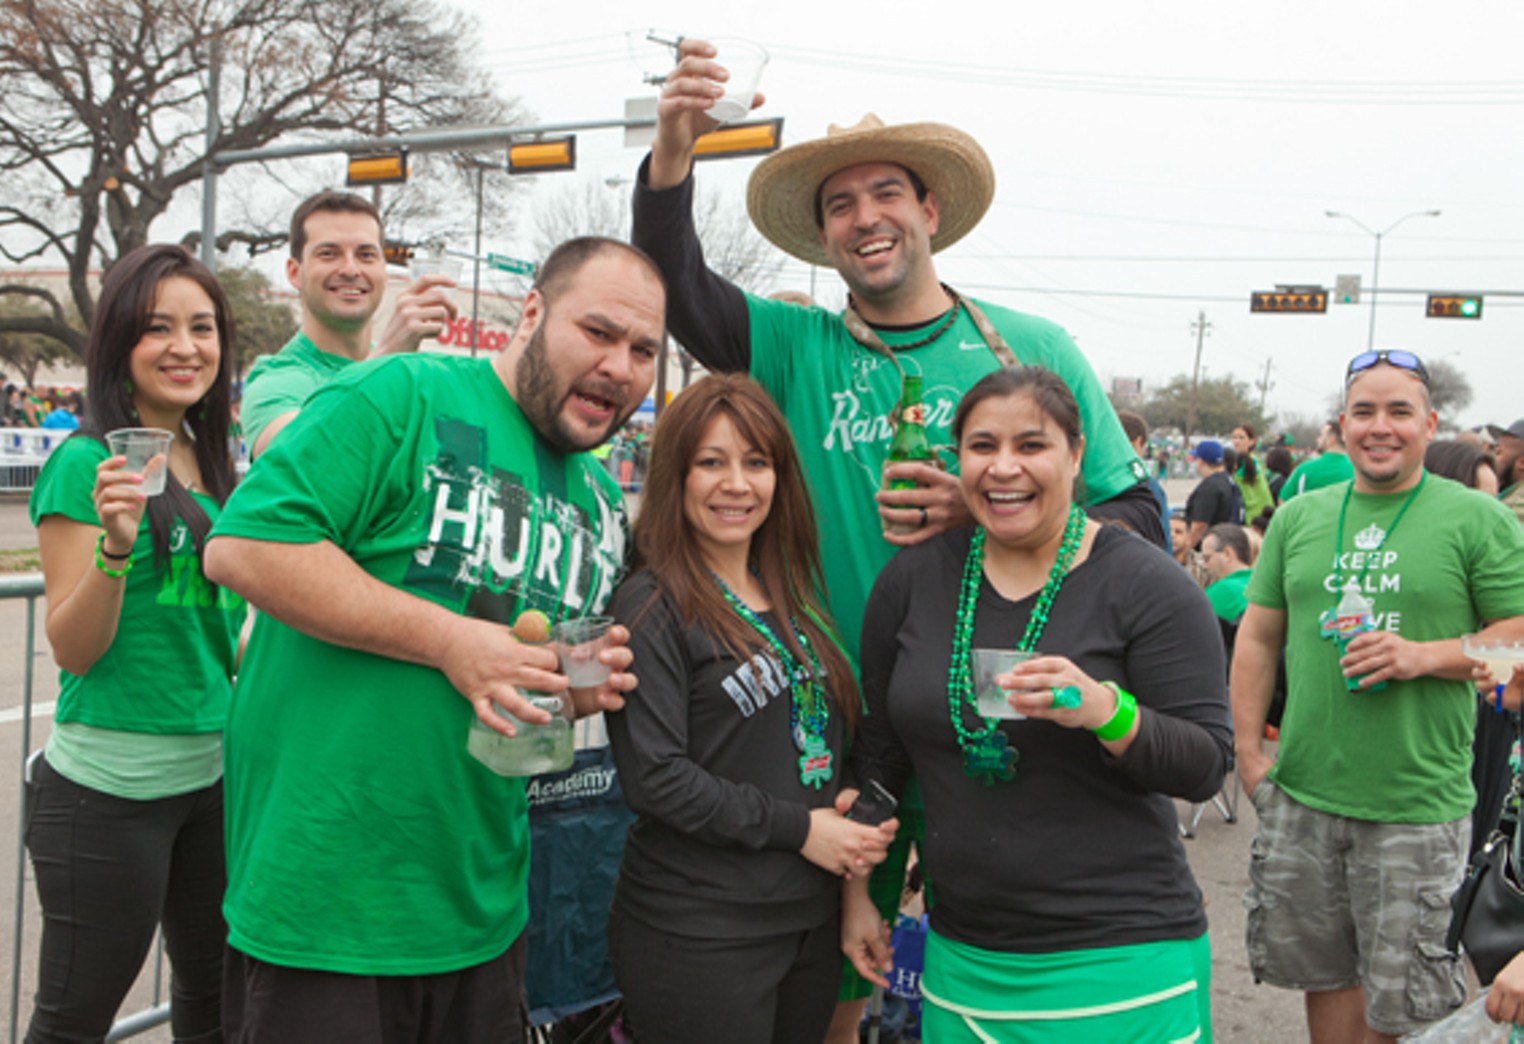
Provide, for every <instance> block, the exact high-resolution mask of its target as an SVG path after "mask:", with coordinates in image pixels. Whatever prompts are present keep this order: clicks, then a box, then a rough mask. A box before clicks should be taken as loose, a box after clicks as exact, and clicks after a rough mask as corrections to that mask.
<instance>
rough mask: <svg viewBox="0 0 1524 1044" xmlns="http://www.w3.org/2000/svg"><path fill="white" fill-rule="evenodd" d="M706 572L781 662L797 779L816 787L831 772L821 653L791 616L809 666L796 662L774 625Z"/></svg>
mask: <svg viewBox="0 0 1524 1044" xmlns="http://www.w3.org/2000/svg"><path fill="white" fill-rule="evenodd" d="M709 575H710V576H713V577H714V582H715V583H717V584H719V585H720V593H721V594H723V595H724V596H725V601H726V602H728V603H730V607H731V608H732V609H734V610H735V611H736V615H738V616H740V618H741V619H743V620H745V621H746V622H747V623H748V624H750V625H751V628H752V630H754V631H756V632H757V633H758V634H759V635H761V636H762V638H763V640H764V641H766V642H767V644H768V646H769V647H770V648H771V649H772V651H773V655H774V656H776V657H777V658H778V662H779V664H781V665H782V667H783V673H784V676H785V677H787V678H788V682H789V719H788V720H789V732H790V733H791V734H792V735H793V737H794V746H795V747H796V748H798V750H799V752H800V753H799V782H800V783H801V784H803V785H804V786H807V787H814V788H815V789H816V790H819V789H820V788H821V787H822V786H823V785H824V784H826V783H829V782H830V781H831V776H832V775H833V769H832V760H833V758H832V755H831V749H830V747H828V746H827V745H826V741H825V730H826V722H827V721H828V720H829V718H830V716H831V711H830V706H829V704H828V703H827V701H826V694H825V692H824V690H822V689H821V687H820V681H819V679H820V676H821V674H822V673H823V672H822V671H821V669H820V657H818V656H816V655H815V650H814V648H813V647H812V646H811V645H810V640H809V639H808V638H806V637H805V635H804V632H803V631H801V630H800V629H799V625H798V624H796V623H795V622H794V620H793V619H792V618H790V619H789V626H790V627H791V628H793V631H794V638H795V639H796V640H797V641H798V642H799V646H800V648H802V649H803V650H804V652H805V655H806V656H808V657H809V661H810V662H809V665H808V667H806V666H805V665H804V664H801V663H799V661H798V660H796V659H795V658H794V655H793V654H792V653H791V652H789V648H788V646H787V645H785V644H784V643H783V641H782V640H781V639H780V638H779V637H778V636H777V635H776V634H774V633H773V629H772V628H771V627H769V626H767V621H766V620H764V619H762V617H761V616H759V615H758V614H757V611H756V610H755V609H753V608H752V607H751V606H749V605H747V604H746V603H745V602H743V601H741V599H740V598H738V597H737V596H736V593H735V592H734V591H732V590H731V589H730V586H729V585H728V584H726V583H725V581H724V580H721V579H720V577H719V575H718V574H716V573H713V572H711V573H710V574H709Z"/></svg>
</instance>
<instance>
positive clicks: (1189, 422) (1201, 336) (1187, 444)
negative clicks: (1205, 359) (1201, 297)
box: [1181, 312, 1212, 453]
mask: <svg viewBox="0 0 1524 1044" xmlns="http://www.w3.org/2000/svg"><path fill="white" fill-rule="evenodd" d="M1211 328H1212V324H1211V323H1209V322H1207V317H1206V312H1197V313H1196V321H1195V322H1194V323H1192V324H1191V331H1192V332H1193V333H1195V335H1196V367H1195V369H1194V370H1192V371H1191V403H1190V406H1189V407H1187V409H1186V413H1185V439H1184V441H1183V442H1182V444H1181V449H1182V450H1184V451H1185V452H1186V453H1189V452H1190V451H1191V430H1192V429H1193V428H1195V427H1196V389H1197V388H1198V387H1199V386H1200V384H1201V348H1202V342H1203V341H1205V340H1206V335H1207V331H1208V330H1210V329H1211Z"/></svg>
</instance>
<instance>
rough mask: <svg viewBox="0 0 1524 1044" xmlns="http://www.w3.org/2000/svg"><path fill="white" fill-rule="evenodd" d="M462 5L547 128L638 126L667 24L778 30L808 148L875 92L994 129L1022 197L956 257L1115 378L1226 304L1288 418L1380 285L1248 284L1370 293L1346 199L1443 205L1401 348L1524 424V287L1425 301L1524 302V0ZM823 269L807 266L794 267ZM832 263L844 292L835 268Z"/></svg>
mask: <svg viewBox="0 0 1524 1044" xmlns="http://www.w3.org/2000/svg"><path fill="white" fill-rule="evenodd" d="M460 6H461V7H463V8H464V9H466V10H468V11H471V12H472V13H474V14H475V15H477V16H478V17H479V18H480V19H481V23H482V27H483V33H482V42H481V44H480V46H479V47H476V48H474V49H475V50H477V51H478V53H479V54H481V56H482V57H483V58H484V59H486V60H487V61H488V62H489V63H490V64H491V66H492V67H493V68H494V69H495V70H496V71H497V75H498V82H499V85H500V87H501V88H502V90H503V91H504V92H505V93H507V94H510V95H517V96H519V97H520V98H521V99H522V101H523V102H524V104H525V105H526V106H527V107H528V108H529V109H531V110H532V111H533V112H534V113H535V114H536V115H537V116H538V117H539V118H540V119H542V120H545V121H560V120H588V119H600V118H612V117H617V116H619V115H621V114H622V112H623V103H624V99H626V98H628V97H632V96H635V95H639V94H642V93H644V94H651V93H654V91H655V88H652V87H645V86H643V85H642V83H641V76H642V73H643V72H653V73H654V72H664V71H665V69H666V68H667V67H668V66H669V64H670V60H669V58H668V57H667V56H666V55H665V54H664V53H663V52H662V51H661V49H660V48H658V47H657V46H655V45H651V44H647V43H645V42H644V40H643V37H644V36H645V32H646V31H647V30H649V29H656V30H658V31H659V33H660V34H661V35H668V36H670V35H672V34H675V33H677V32H682V33H686V34H689V35H719V34H725V35H739V36H744V37H747V38H750V39H752V40H755V41H757V42H760V43H762V44H763V45H765V46H767V47H768V48H769V49H770V50H771V51H772V54H773V59H772V62H771V64H770V65H769V67H768V69H767V71H766V73H765V75H764V78H763V85H762V89H763V91H764V92H765V93H766V94H767V97H768V104H767V105H766V107H765V108H764V109H763V110H762V111H761V113H762V114H765V115H779V116H782V117H784V119H785V129H784V136H785V142H789V141H800V140H805V139H808V138H813V137H817V136H819V135H820V134H822V133H823V132H824V130H825V127H826V125H827V124H828V123H830V122H838V123H853V122H856V121H857V119H858V118H860V117H861V116H862V114H863V113H864V112H867V111H873V112H876V113H878V114H879V115H880V116H881V117H882V118H883V119H884V120H885V121H886V122H889V123H899V122H908V121H913V120H940V121H943V122H947V123H951V124H953V125H955V126H958V127H960V128H962V129H964V130H966V131H969V132H970V133H972V134H973V135H974V136H975V137H976V138H978V139H979V141H980V142H981V144H983V146H984V147H985V149H986V150H988V152H989V153H990V157H991V159H992V160H993V161H994V165H995V169H996V173H997V178H998V184H997V189H996V202H995V205H994V207H993V208H992V209H991V211H990V213H989V215H988V216H987V217H986V218H985V219H984V222H983V223H982V224H981V225H980V226H979V228H978V229H977V230H976V231H975V232H974V233H973V234H972V235H970V236H969V237H968V238H967V239H965V240H964V241H963V242H961V243H959V244H957V245H956V246H954V247H952V248H951V249H949V250H948V251H946V252H944V253H943V254H941V255H939V256H938V267H939V270H940V273H941V275H942V277H943V278H944V279H946V280H947V281H948V282H950V283H952V284H953V285H955V286H957V287H959V288H961V289H963V290H965V291H968V292H971V293H973V294H975V295H976V296H981V297H985V298H988V299H990V300H992V301H996V302H998V303H1000V304H1003V305H1007V306H1009V307H1013V308H1016V309H1019V310H1022V311H1028V312H1032V313H1036V314H1039V315H1043V316H1047V317H1048V318H1051V319H1053V320H1055V321H1057V322H1059V323H1060V324H1062V325H1063V326H1064V327H1066V328H1067V329H1068V330H1069V332H1070V333H1071V334H1072V335H1073V336H1074V337H1075V339H1076V340H1077V341H1078V342H1079V345H1080V347H1081V348H1082V349H1083V350H1084V351H1085V352H1086V354H1087V355H1088V356H1089V357H1090V360H1091V362H1092V364H1093V365H1094V366H1095V369H1096V370H1097V372H1098V373H1100V374H1101V376H1102V378H1103V379H1108V380H1109V379H1110V378H1113V377H1141V378H1142V379H1143V380H1144V382H1145V385H1146V386H1153V385H1155V384H1157V383H1159V382H1162V381H1163V380H1166V379H1167V378H1169V377H1170V376H1172V375H1174V374H1178V373H1184V372H1188V371H1189V369H1190V367H1191V363H1192V358H1193V356H1194V352H1195V335H1194V334H1193V332H1192V329H1191V327H1192V323H1193V322H1194V320H1195V319H1196V317H1197V314H1198V312H1204V313H1205V314H1206V318H1207V320H1208V322H1209V323H1210V324H1211V330H1210V334H1209V336H1208V337H1207V339H1206V344H1205V352H1204V355H1203V368H1204V370H1205V372H1206V373H1207V374H1209V375H1221V374H1225V373H1231V374H1232V375H1234V376H1235V377H1238V378H1241V379H1244V380H1246V381H1258V380H1260V379H1261V378H1262V376H1263V374H1264V370H1265V366H1266V363H1267V361H1269V362H1271V373H1270V380H1271V381H1272V382H1273V386H1272V387H1271V389H1270V391H1269V396H1268V405H1269V407H1270V409H1272V410H1279V411H1287V412H1298V413H1307V414H1320V413H1321V412H1322V410H1323V408H1324V406H1325V404H1326V402H1327V400H1328V398H1329V395H1330V393H1332V392H1335V391H1337V389H1338V387H1339V382H1340V378H1341V376H1342V372H1343V371H1342V368H1343V365H1344V363H1345V362H1346V361H1347V360H1348V358H1349V357H1350V356H1351V355H1353V354H1354V353H1356V352H1358V351H1360V350H1362V349H1363V348H1364V347H1365V346H1366V339H1367V333H1368V324H1369V322H1370V311H1369V308H1370V306H1369V303H1368V302H1369V296H1367V297H1366V298H1365V299H1364V301H1362V303H1361V304H1360V305H1348V306H1340V305H1332V304H1331V305H1330V307H1329V312H1328V314H1327V315H1322V316H1292V315H1251V314H1250V313H1249V310H1248V300H1249V293H1250V291H1251V290H1257V289H1258V290H1263V289H1270V288H1272V287H1274V286H1275V285H1276V284H1281V283H1289V284H1323V285H1327V286H1329V287H1330V288H1331V287H1332V286H1333V284H1334V280H1335V277H1336V276H1338V275H1340V274H1344V273H1350V274H1354V273H1358V274H1360V275H1361V276H1363V278H1364V280H1365V286H1366V288H1367V290H1368V289H1369V287H1370V282H1371V270H1372V261H1373V253H1374V246H1375V240H1374V238H1373V237H1372V236H1371V235H1369V234H1367V233H1366V232H1363V231H1361V230H1360V229H1359V228H1357V227H1356V226H1355V225H1353V224H1352V223H1350V222H1348V221H1344V220H1339V219H1333V218H1329V217H1326V216H1325V211H1328V210H1338V211H1345V212H1347V213H1349V214H1352V215H1354V216H1355V217H1356V218H1358V219H1359V220H1360V221H1361V222H1363V223H1364V224H1365V225H1367V226H1368V227H1369V228H1371V229H1372V230H1376V231H1380V230H1383V229H1385V228H1387V227H1388V226H1390V225H1391V224H1392V223H1393V222H1395V221H1397V220H1398V219H1400V218H1402V217H1403V215H1405V214H1408V213H1411V212H1413V211H1424V210H1432V209H1439V210H1441V211H1443V214H1442V216H1440V217H1438V218H1428V217H1414V218H1411V219H1409V220H1408V221H1406V222H1404V223H1403V224H1402V225H1401V226H1400V227H1399V228H1397V229H1396V230H1395V231H1393V232H1391V233H1390V234H1389V235H1388V236H1387V237H1386V238H1385V239H1384V240H1383V246H1382V259H1381V273H1380V276H1381V279H1380V282H1381V286H1382V287H1383V288H1386V291H1387V292H1383V293H1382V294H1381V295H1380V308H1379V311H1378V318H1377V327H1376V344H1377V346H1378V347H1381V346H1399V347H1407V348H1411V349H1414V350H1416V351H1418V352H1420V353H1421V354H1424V355H1425V356H1427V357H1430V358H1448V359H1449V360H1450V361H1452V362H1454V363H1455V364H1457V365H1458V366H1460V367H1461V368H1462V369H1463V371H1464V372H1466V373H1467V375H1468V376H1469V377H1470V378H1471V382H1472V384H1473V386H1474V387H1475V389H1476V393H1477V395H1476V401H1475V402H1474V403H1473V405H1472V407H1471V408H1470V409H1468V410H1466V411H1465V412H1464V413H1463V414H1462V415H1461V418H1460V419H1461V420H1462V421H1463V422H1465V423H1468V424H1471V423H1480V422H1484V421H1493V422H1501V423H1505V424H1506V423H1508V422H1509V421H1511V420H1513V419H1514V418H1515V417H1519V416H1524V394H1521V389H1524V351H1521V348H1524V297H1515V298H1505V297H1501V296H1497V295H1493V296H1490V297H1488V298H1487V300H1486V304H1485V308H1484V317H1483V318H1482V319H1481V320H1480V321H1478V322H1465V321H1459V320H1450V321H1446V320H1436V319H1427V318H1425V316H1424V298H1423V296H1422V293H1420V292H1421V291H1449V290H1462V291H1486V290H1512V291H1514V292H1515V293H1520V292H1524V200H1521V199H1520V196H1519V186H1520V185H1521V178H1520V174H1521V172H1524V67H1521V64H1520V59H1519V46H1520V43H1521V41H1524V5H1521V4H1517V3H1512V2H1507V3H1505V2H1496V3H1482V2H1474V0H1461V2H1451V3H1446V4H1422V5H1418V4H1403V3H1392V2H1386V3H1373V2H1363V0H1362V2H1349V0H1334V2H1328V0H1322V2H1320V3H1316V4H1314V3H1307V2H1302V0H1293V2H1289V3H1288V2H1282V3H1276V4H1252V5H1251V4H1243V3H1223V2H1221V0H1218V2H1215V3H1205V2H1195V0H1192V2H1187V3H1179V2H1175V3H1161V4H1137V3H1132V2H1124V0H1069V2H1067V3H1064V4H1019V5H1016V4H1011V5H1000V6H999V7H996V5H993V4H990V3H987V2H986V3H973V2H969V0H941V2H937V3H914V4H911V3H898V2H883V0H880V2H879V3H876V4H872V5H859V4H853V5H847V4H828V3H820V2H818V0H815V2H811V3H804V2H800V0H774V2H770V3H765V4H761V3H757V4H733V5H731V8H730V9H729V10H723V9H722V5H716V4H713V3H705V4H698V3H691V2H686V0H664V2H656V3H646V4H638V5H637V4H630V3H627V2H617V3H616V2H609V0H575V2H570V3H560V4H555V3H551V4H543V3H541V4H532V5H530V4H512V5H509V4H504V3H502V2H501V0H494V2H492V3H487V2H477V0H460ZM640 156H641V152H640V151H639V150H635V149H627V148H625V147H624V146H623V144H622V140H621V135H619V134H618V133H617V132H598V133H591V134H584V135H582V136H581V137H580V138H579V141H578V163H579V169H578V170H577V171H576V172H575V173H573V174H563V175H554V177H557V178H576V179H596V180H599V181H602V180H605V179H608V178H613V177H620V176H629V175H630V174H631V173H632V172H633V171H634V168H635V166H636V164H637V163H638V161H639V159H640ZM753 166H754V161H748V160H738V161H730V162H727V163H723V164H722V163H711V164H706V165H704V166H703V167H702V168H701V169H700V178H701V179H702V183H703V184H705V185H721V186H724V189H725V192H726V194H727V195H728V196H730V197H731V198H733V199H734V200H735V203H736V205H737V206H740V205H742V200H743V199H744V184H745V178H746V176H747V174H749V172H750V170H751V168H752V167H753ZM551 177H552V176H546V177H545V178H542V179H541V182H540V185H539V186H538V187H537V191H544V190H545V188H546V186H547V185H548V184H550V178H551ZM610 191H620V192H627V191H628V188H627V187H623V188H617V189H610ZM506 246H508V247H511V248H518V249H525V248H526V247H525V244H524V243H517V244H506ZM810 278H811V274H810V271H809V269H808V266H805V265H803V264H802V263H798V262H791V263H790V264H789V266H787V267H786V268H785V269H784V273H783V275H782V276H781V277H780V280H779V282H780V285H781V286H788V287H797V288H800V289H808V287H809V286H810ZM816 278H817V283H816V289H817V293H818V294H819V295H820V296H821V297H822V298H823V299H824V300H826V301H829V302H833V303H834V302H839V301H840V299H841V290H840V284H839V282H838V281H837V280H836V278H835V276H834V274H833V273H830V272H817V273H816ZM1399 290H1409V291H1420V292H1414V293H1397V292H1396V291H1399ZM1256 394H1257V393H1256Z"/></svg>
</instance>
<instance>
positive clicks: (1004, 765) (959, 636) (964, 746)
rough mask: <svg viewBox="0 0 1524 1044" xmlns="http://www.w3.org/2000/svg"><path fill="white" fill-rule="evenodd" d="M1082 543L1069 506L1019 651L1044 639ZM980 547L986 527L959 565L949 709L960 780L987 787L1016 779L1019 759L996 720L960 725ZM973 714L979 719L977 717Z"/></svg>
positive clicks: (1078, 521) (966, 706)
mask: <svg viewBox="0 0 1524 1044" xmlns="http://www.w3.org/2000/svg"><path fill="white" fill-rule="evenodd" d="M1084 538H1085V512H1084V510H1083V509H1082V508H1081V507H1080V506H1079V505H1078V504H1071V505H1070V506H1069V519H1068V521H1067V522H1066V523H1065V525H1064V538H1063V542H1062V543H1061V544H1060V545H1059V548H1058V557H1057V558H1055V559H1054V560H1053V568H1052V569H1051V570H1050V571H1049V572H1048V579H1047V582H1046V583H1044V584H1043V587H1042V591H1040V592H1039V593H1038V595H1037V601H1036V603H1034V604H1033V606H1032V615H1031V616H1030V617H1028V619H1027V627H1026V631H1025V632H1024V633H1023V634H1022V636H1021V641H1020V642H1018V643H1017V644H1016V648H1017V649H1018V650H1021V651H1023V652H1031V651H1032V650H1033V649H1035V648H1036V647H1037V640H1038V639H1039V638H1041V637H1042V632H1043V628H1045V627H1046V626H1047V625H1048V614H1049V613H1050V612H1051V611H1052V609H1053V600H1054V599H1055V598H1057V597H1058V589H1059V588H1060V587H1062V586H1063V583H1064V578H1065V577H1066V576H1068V574H1069V567H1070V566H1072V565H1073V564H1074V558H1075V556H1076V555H1078V554H1079V548H1080V544H1081V542H1082V541H1083V540H1084ZM984 541H985V532H984V527H983V526H977V527H975V529H974V535H973V537H972V539H970V541H969V545H968V556H967V557H966V558H965V559H964V560H963V583H962V586H961V587H960V589H959V591H958V616H957V619H956V621H955V623H954V625H953V644H952V662H951V663H950V664H949V665H948V668H947V709H948V714H949V716H950V717H951V719H952V727H953V731H954V732H955V733H956V734H957V737H958V748H959V749H960V750H962V751H963V772H964V774H966V775H968V776H971V777H975V778H979V777H982V778H983V780H984V785H985V786H987V787H988V786H993V785H994V784H995V783H996V781H1009V780H1012V779H1015V778H1016V761H1017V759H1018V758H1019V757H1020V755H1019V753H1018V752H1017V750H1016V748H1015V747H1013V746H1011V745H1010V740H1009V739H1008V738H1007V737H1006V734H1005V733H1004V732H1002V731H1000V729H999V728H998V726H997V724H996V720H995V719H994V718H984V717H980V718H979V721H980V727H979V728H977V729H971V728H969V727H968V726H967V725H965V724H964V718H965V716H966V715H967V712H968V711H970V710H975V707H976V705H975V703H974V694H973V684H972V682H971V680H970V678H969V668H968V655H969V649H970V647H971V646H972V645H973V640H974V616H975V614H976V613H977V612H978V609H979V583H980V581H981V580H982V579H983V577H984ZM975 714H976V716H977V711H975Z"/></svg>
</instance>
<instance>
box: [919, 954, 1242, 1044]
mask: <svg viewBox="0 0 1524 1044" xmlns="http://www.w3.org/2000/svg"><path fill="white" fill-rule="evenodd" d="M1211 986H1212V949H1211V945H1210V943H1209V942H1208V941H1207V937H1206V936H1205V935H1201V936H1199V937H1197V938H1195V939H1190V940H1184V941H1171V942H1157V943H1141V944H1139V945H1136V946H1113V947H1107V948H1103V949H1096V950H1069V951H1066V952H1063V953H1043V954H1025V953H999V952H996V951H993V950H981V949H979V948H978V947H974V946H967V945H965V944H963V943H959V942H954V941H953V940H951V939H945V938H943V937H942V936H940V935H938V934H937V933H936V932H931V933H930V934H929V935H928V936H927V939H926V968H925V971H924V973H923V974H922V976H921V996H922V1000H923V1003H922V1005H921V1039H922V1040H925V1041H927V1042H929V1044H961V1042H969V1044H1045V1042H1050V1041H1052V1042H1070V1041H1085V1042H1086V1044H1103V1042H1107V1041H1127V1042H1129V1044H1138V1042H1144V1041H1157V1042H1161V1044H1162V1042H1174V1041H1203V1042H1210V1041H1211V1039H1212V1009H1211Z"/></svg>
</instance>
